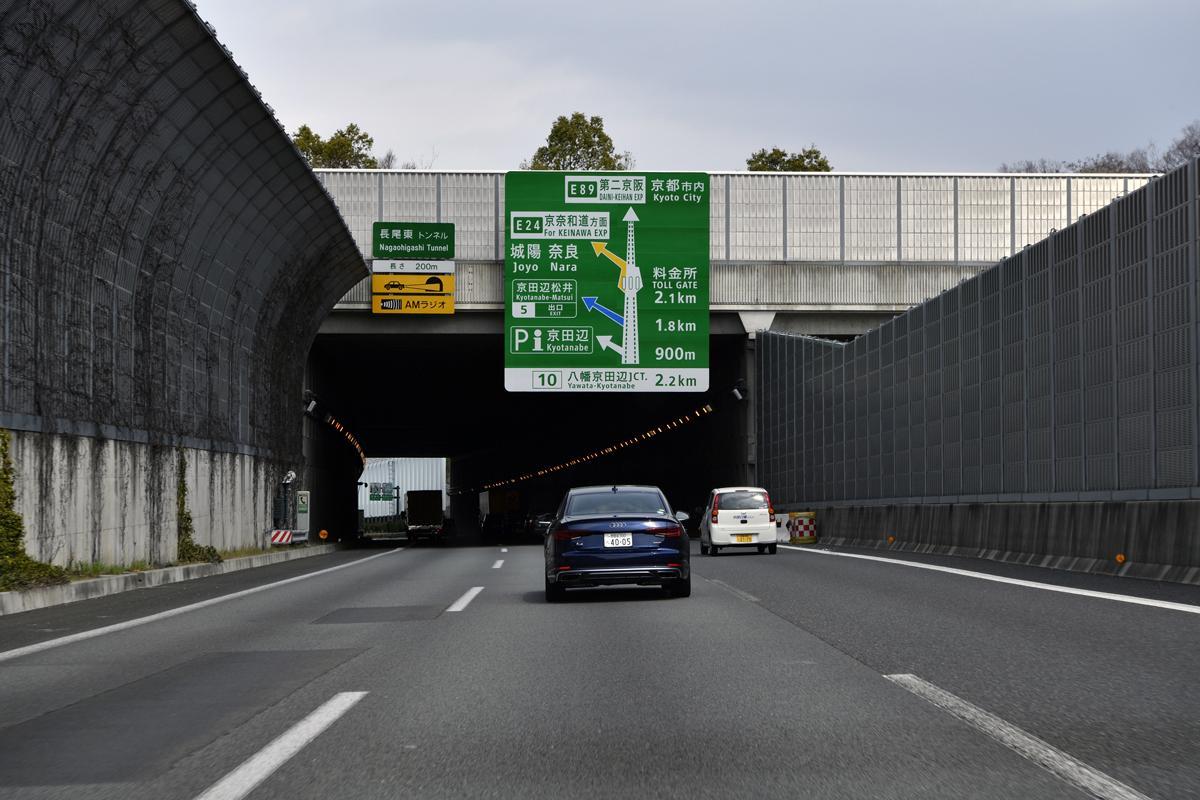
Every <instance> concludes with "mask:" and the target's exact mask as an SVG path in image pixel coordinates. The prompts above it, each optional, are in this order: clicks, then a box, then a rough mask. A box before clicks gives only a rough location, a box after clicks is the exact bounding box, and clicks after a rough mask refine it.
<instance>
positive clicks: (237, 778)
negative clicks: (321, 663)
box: [196, 692, 367, 800]
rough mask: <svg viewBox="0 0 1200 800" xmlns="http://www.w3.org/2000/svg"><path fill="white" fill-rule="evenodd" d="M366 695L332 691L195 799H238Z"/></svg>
mask: <svg viewBox="0 0 1200 800" xmlns="http://www.w3.org/2000/svg"><path fill="white" fill-rule="evenodd" d="M366 695H367V693H366V692H339V693H338V694H335V695H334V696H333V697H332V698H330V699H329V700H328V701H327V702H326V703H325V704H324V705H322V706H321V707H320V708H318V709H317V710H316V711H314V712H312V713H311V714H309V715H308V716H307V717H305V718H304V719H302V720H300V721H299V722H297V723H296V724H295V725H293V726H292V727H291V728H289V729H288V731H287V733H285V734H283V736H281V737H279V738H278V739H276V740H275V741H273V742H271V744H269V745H267V746H266V747H264V748H263V749H262V750H259V751H258V752H257V753H255V754H254V755H253V756H251V757H250V758H249V759H248V760H246V761H245V762H243V763H242V765H241V766H240V767H238V768H237V769H235V770H234V771H233V772H231V773H229V774H228V775H226V776H225V777H224V778H222V779H221V780H219V781H217V782H216V783H214V784H213V785H212V786H210V787H209V788H208V790H207V791H205V792H204V794H202V795H200V796H199V797H198V798H196V800H241V798H243V797H245V796H246V795H248V794H250V792H252V791H253V790H254V787H256V786H258V785H259V784H260V783H262V782H263V781H265V780H266V779H267V778H269V777H271V773H273V772H275V770H277V769H279V768H280V767H281V766H283V764H284V762H286V761H287V760H288V759H289V758H291V757H292V756H294V755H296V753H299V752H300V750H301V749H302V748H303V747H304V746H305V745H307V744H308V743H309V742H311V741H312V740H313V739H315V738H317V737H318V736H320V735H321V733H322V732H323V731H324V730H325V729H326V728H328V727H329V726H330V725H332V724H333V723H334V722H336V721H337V720H338V718H339V717H341V716H342V715H343V714H345V713H346V712H347V711H349V710H350V709H351V708H353V707H354V704H355V703H357V702H358V701H359V700H362V699H363V698H364V697H366Z"/></svg>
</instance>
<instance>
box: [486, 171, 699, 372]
mask: <svg viewBox="0 0 1200 800" xmlns="http://www.w3.org/2000/svg"><path fill="white" fill-rule="evenodd" d="M504 198H505V200H504V205H505V226H504V227H505V255H504V340H505V354H504V388H505V389H507V390H508V391H510V392H529V391H558V392H613V391H618V392H619V391H626V392H703V391H706V390H707V389H708V313H709V309H708V283H709V278H708V276H709V261H708V258H709V245H708V233H709V199H708V198H709V179H708V175H707V174H706V173H702V172H637V173H635V172H612V173H607V172H587V173H569V172H540V171H538V172H510V173H508V174H507V175H506V176H505V181H504Z"/></svg>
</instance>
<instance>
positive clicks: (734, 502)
mask: <svg viewBox="0 0 1200 800" xmlns="http://www.w3.org/2000/svg"><path fill="white" fill-rule="evenodd" d="M717 507H718V508H719V509H720V510H721V511H757V510H758V509H762V508H766V507H767V496H766V495H765V494H763V493H762V492H722V493H721V494H719V495H718V496H717Z"/></svg>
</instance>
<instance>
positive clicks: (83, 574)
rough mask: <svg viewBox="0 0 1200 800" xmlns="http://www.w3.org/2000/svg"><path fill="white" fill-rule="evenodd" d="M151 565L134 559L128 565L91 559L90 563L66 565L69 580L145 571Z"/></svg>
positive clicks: (150, 567)
mask: <svg viewBox="0 0 1200 800" xmlns="http://www.w3.org/2000/svg"><path fill="white" fill-rule="evenodd" d="M148 569H153V567H152V566H151V565H150V564H149V563H147V562H145V561H140V560H139V561H134V562H133V563H132V564H130V565H129V566H127V567H125V566H121V565H120V564H105V563H103V562H102V561H93V562H92V563H90V564H71V565H70V566H68V567H67V570H66V571H67V577H68V578H70V579H71V580H73V581H74V580H84V579H87V578H99V577H100V576H101V575H124V574H125V573H127V572H145V571H146V570H148Z"/></svg>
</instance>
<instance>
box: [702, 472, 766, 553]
mask: <svg viewBox="0 0 1200 800" xmlns="http://www.w3.org/2000/svg"><path fill="white" fill-rule="evenodd" d="M777 539H778V533H777V532H776V530H775V509H773V508H772V507H771V497H770V495H768V494H767V490H766V489H761V488H758V487H754V486H727V487H724V488H720V489H713V490H712V492H711V493H710V494H709V496H708V503H707V505H705V507H704V513H703V514H701V515H700V553H701V555H706V556H715V555H717V553H719V552H721V548H722V547H740V548H747V549H748V548H758V552H760V553H775V552H776V550H777V549H778V545H777V544H776V541H777Z"/></svg>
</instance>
